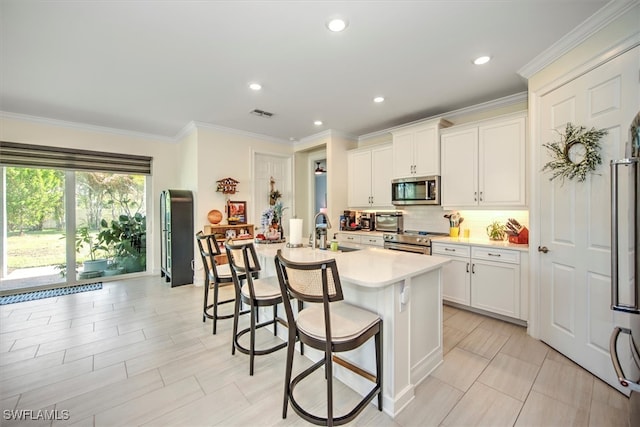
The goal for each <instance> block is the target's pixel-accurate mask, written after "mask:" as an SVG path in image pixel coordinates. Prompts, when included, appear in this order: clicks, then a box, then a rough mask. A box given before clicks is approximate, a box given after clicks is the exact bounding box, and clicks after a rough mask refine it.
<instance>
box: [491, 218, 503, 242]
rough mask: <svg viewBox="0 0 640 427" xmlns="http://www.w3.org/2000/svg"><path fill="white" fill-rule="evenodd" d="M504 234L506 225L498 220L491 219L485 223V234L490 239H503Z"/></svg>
mask: <svg viewBox="0 0 640 427" xmlns="http://www.w3.org/2000/svg"><path fill="white" fill-rule="evenodd" d="M505 235H506V227H505V226H504V224H502V223H501V222H499V221H493V222H492V223H491V224H489V225H487V236H489V239H491V240H504V237H505Z"/></svg>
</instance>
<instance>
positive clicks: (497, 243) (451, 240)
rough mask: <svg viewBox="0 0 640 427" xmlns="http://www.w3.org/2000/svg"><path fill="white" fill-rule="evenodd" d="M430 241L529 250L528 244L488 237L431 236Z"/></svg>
mask: <svg viewBox="0 0 640 427" xmlns="http://www.w3.org/2000/svg"><path fill="white" fill-rule="evenodd" d="M431 241H432V242H434V243H436V242H440V243H452V244H455V245H467V246H488V247H493V248H504V249H515V250H518V251H522V252H529V245H519V244H516V243H510V242H509V241H507V240H503V241H495V240H489V239H474V238H469V239H465V238H464V237H449V236H442V237H433V238H432V239H431Z"/></svg>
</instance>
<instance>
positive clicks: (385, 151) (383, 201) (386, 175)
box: [371, 146, 393, 207]
mask: <svg viewBox="0 0 640 427" xmlns="http://www.w3.org/2000/svg"><path fill="white" fill-rule="evenodd" d="M392 156H393V148H392V147H391V146H388V147H383V148H377V149H373V150H371V196H372V205H373V206H379V207H390V206H391V180H392V179H393V171H392V169H391V168H390V167H389V159H390V158H391V157H392Z"/></svg>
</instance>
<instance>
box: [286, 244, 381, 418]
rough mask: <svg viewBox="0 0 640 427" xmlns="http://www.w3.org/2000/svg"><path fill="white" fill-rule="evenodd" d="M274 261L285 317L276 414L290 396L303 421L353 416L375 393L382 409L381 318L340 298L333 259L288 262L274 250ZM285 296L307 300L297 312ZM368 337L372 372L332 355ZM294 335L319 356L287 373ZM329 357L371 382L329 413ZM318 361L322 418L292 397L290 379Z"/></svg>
mask: <svg viewBox="0 0 640 427" xmlns="http://www.w3.org/2000/svg"><path fill="white" fill-rule="evenodd" d="M275 262H276V271H277V273H278V281H279V283H280V290H281V292H282V295H283V300H284V307H285V312H286V314H287V321H288V323H289V339H288V341H289V347H288V349H287V362H286V370H285V383H284V405H283V408H282V418H286V417H287V407H288V404H289V402H291V407H292V408H293V410H294V411H295V412H296V413H297V414H298V415H300V416H301V417H302V418H304V419H305V420H306V421H309V422H311V423H313V424H317V425H327V426H334V425H336V426H337V425H342V424H346V423H348V422H350V421H352V420H353V419H354V418H356V416H357V415H358V414H359V413H360V412H361V411H362V410H363V409H364V408H365V407H366V406H367V404H368V403H369V402H371V400H373V398H374V397H375V396H376V395H377V396H378V410H380V411H382V319H381V318H380V317H379V316H378V315H377V314H375V313H372V312H370V311H368V310H365V309H362V308H359V307H356V306H354V305H351V304H348V303H346V302H343V300H344V296H343V293H342V285H341V283H340V276H339V275H338V268H337V265H336V261H335V259H329V260H325V261H320V262H310V263H302V262H293V261H290V260H287V259H285V258H284V256H283V255H282V252H281V251H280V250H278V253H277V255H276V258H275ZM291 297H295V298H297V299H298V300H299V301H304V302H308V303H311V304H306V307H304V308H303V309H302V310H301V311H299V312H298V315H297V318H296V317H294V313H293V310H292V308H291V301H290V298H291ZM371 337H375V356H376V372H375V375H373V374H370V373H368V372H366V371H364V370H363V369H360V368H358V367H357V366H354V365H352V364H351V363H349V362H347V361H344V360H343V359H340V358H338V357H336V356H334V355H333V353H339V352H343V351H349V350H353V349H356V348H358V347H360V346H361V345H362V344H364V343H365V342H367V341H368V340H369V339H370V338H371ZM296 339H299V340H300V342H301V343H304V344H308V345H310V346H311V347H313V348H316V349H318V350H320V351H323V352H324V358H323V359H321V360H319V361H318V362H317V363H315V364H314V365H312V366H311V367H309V368H308V369H306V370H304V371H303V372H301V373H300V374H298V375H297V376H296V377H295V378H293V379H292V378H291V375H292V370H293V355H294V351H293V343H294V342H295V340H296ZM333 361H336V363H340V364H341V365H343V366H345V367H347V368H348V369H351V370H352V371H354V372H355V373H358V374H360V375H362V376H363V377H365V378H367V379H368V380H369V381H371V382H373V383H374V387H373V388H372V390H371V391H370V392H369V393H368V394H367V395H366V396H364V398H363V399H362V400H361V401H360V402H358V404H357V405H355V407H354V408H353V409H352V410H351V411H349V412H348V413H347V414H346V415H343V416H339V417H334V414H333V369H332V362H333ZM322 366H324V368H325V378H326V381H327V417H326V418H323V417H318V416H316V415H313V414H311V413H309V412H307V411H305V410H304V409H303V408H302V407H301V406H300V404H299V403H298V402H297V401H296V400H295V397H294V389H295V387H296V385H297V384H298V383H300V382H301V381H302V380H303V379H304V378H306V377H307V376H309V375H310V374H311V373H313V372H314V371H315V370H316V369H318V368H320V367H322Z"/></svg>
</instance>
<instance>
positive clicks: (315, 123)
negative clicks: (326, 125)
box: [313, 120, 322, 126]
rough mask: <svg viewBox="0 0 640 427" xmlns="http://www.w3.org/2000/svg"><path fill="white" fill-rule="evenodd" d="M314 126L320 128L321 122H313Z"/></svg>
mask: <svg viewBox="0 0 640 427" xmlns="http://www.w3.org/2000/svg"><path fill="white" fill-rule="evenodd" d="M313 124H314V125H316V126H322V121H321V120H316V121H315V122H313Z"/></svg>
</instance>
